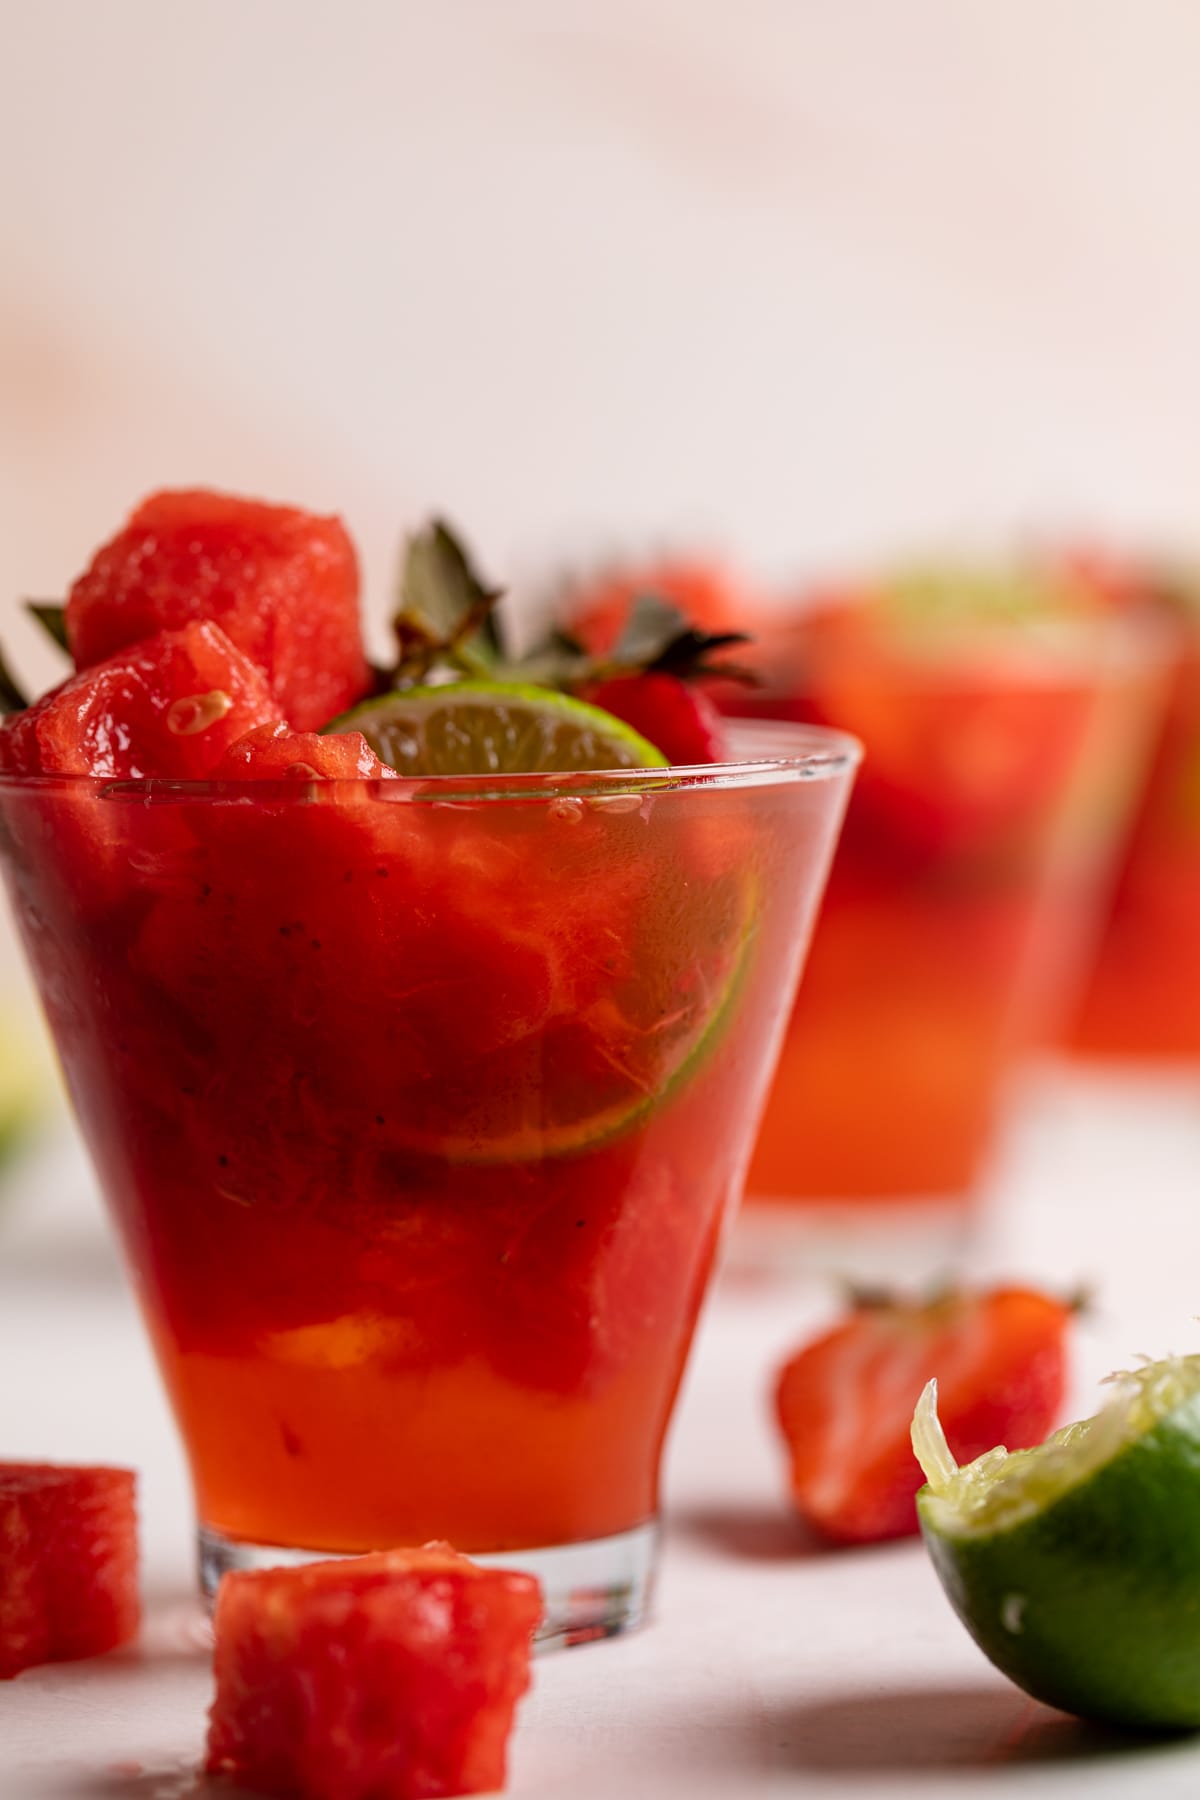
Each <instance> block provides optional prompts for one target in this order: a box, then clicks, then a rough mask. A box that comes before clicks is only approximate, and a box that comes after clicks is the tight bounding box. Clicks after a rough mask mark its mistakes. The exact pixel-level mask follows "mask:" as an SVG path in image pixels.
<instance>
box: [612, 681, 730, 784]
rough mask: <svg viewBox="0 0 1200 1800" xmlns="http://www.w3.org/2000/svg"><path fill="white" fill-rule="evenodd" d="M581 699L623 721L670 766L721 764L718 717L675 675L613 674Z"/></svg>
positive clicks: (723, 742) (724, 747)
mask: <svg viewBox="0 0 1200 1800" xmlns="http://www.w3.org/2000/svg"><path fill="white" fill-rule="evenodd" d="M583 698H584V699H585V700H590V701H591V703H592V705H593V706H601V707H603V708H604V711H605V712H610V713H612V714H613V716H614V717H615V718H618V719H624V721H625V723H626V724H627V725H632V726H633V728H634V730H635V731H640V732H641V734H642V736H643V737H644V738H648V739H649V741H650V742H651V743H652V744H653V745H654V746H655V748H656V749H658V750H661V751H662V753H663V755H664V756H665V757H666V759H667V761H668V762H670V763H676V764H685V765H686V764H690V763H713V762H724V761H725V759H726V757H727V756H728V754H729V747H728V742H727V739H726V735H725V728H724V725H723V724H722V722H721V715H720V713H718V711H717V709H716V707H715V706H714V705H713V703H712V701H711V700H709V699H707V698H706V697H705V695H704V694H702V693H701V692H700V691H699V690H698V689H697V688H694V687H689V686H688V685H687V683H686V682H684V681H681V680H680V679H679V677H678V676H677V675H662V674H657V673H649V674H646V675H616V676H614V677H613V678H612V680H611V681H598V682H595V683H594V684H592V685H591V686H590V687H588V688H586V689H585V690H584V693H583Z"/></svg>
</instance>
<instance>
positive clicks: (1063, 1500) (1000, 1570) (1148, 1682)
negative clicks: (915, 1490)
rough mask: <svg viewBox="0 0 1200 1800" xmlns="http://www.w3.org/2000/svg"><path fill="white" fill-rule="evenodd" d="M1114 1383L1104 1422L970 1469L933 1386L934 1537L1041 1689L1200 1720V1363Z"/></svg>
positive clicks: (1068, 1698)
mask: <svg viewBox="0 0 1200 1800" xmlns="http://www.w3.org/2000/svg"><path fill="white" fill-rule="evenodd" d="M1110 1380H1111V1381H1112V1383H1113V1386H1114V1393H1113V1396H1112V1398H1111V1399H1110V1401H1109V1403H1108V1404H1107V1405H1106V1406H1105V1407H1104V1408H1103V1410H1102V1411H1100V1412H1099V1413H1097V1414H1096V1416H1095V1417H1094V1418H1091V1419H1083V1420H1081V1421H1080V1422H1079V1423H1078V1424H1074V1425H1067V1426H1064V1427H1063V1429H1062V1430H1061V1431H1057V1432H1055V1433H1054V1434H1053V1435H1052V1436H1051V1437H1049V1438H1047V1440H1046V1442H1045V1443H1044V1444H1039V1445H1037V1446H1036V1447H1035V1448H1034V1449H1032V1450H1017V1451H1014V1452H1013V1453H1012V1454H1011V1455H1010V1454H1009V1453H1008V1452H1007V1451H1005V1450H1004V1449H1002V1448H1001V1449H996V1450H989V1451H987V1452H986V1454H985V1455H983V1456H981V1457H978V1458H977V1459H976V1461H975V1462H973V1463H968V1464H967V1465H966V1466H965V1467H963V1468H959V1467H958V1466H957V1465H956V1463H955V1461H954V1458H953V1456H952V1455H951V1454H950V1451H949V1449H948V1447H947V1445H946V1440H945V1437H944V1435H943V1433H942V1429H941V1425H940V1423H939V1421H938V1417H937V1394H936V1383H934V1382H931V1383H930V1384H929V1386H928V1387H927V1388H926V1390H925V1392H924V1393H923V1394H922V1396H921V1399H920V1401H919V1402H918V1405H917V1410H916V1414H915V1416H914V1418H913V1433H912V1435H913V1448H914V1450H915V1451H916V1454H917V1458H918V1460H919V1462H920V1463H921V1466H922V1468H923V1469H924V1471H925V1475H926V1480H927V1485H926V1486H925V1487H923V1488H922V1489H921V1492H920V1493H919V1495H918V1496H917V1512H918V1515H919V1517H920V1520H921V1530H922V1533H923V1535H924V1538H925V1543H926V1545H927V1547H928V1549H929V1552H930V1555H931V1556H932V1558H933V1562H934V1567H935V1568H936V1569H937V1572H938V1574H939V1576H940V1577H941V1580H942V1585H943V1586H944V1587H945V1589H946V1593H947V1595H948V1596H949V1599H950V1603H951V1605H952V1606H953V1607H954V1610H955V1611H956V1612H957V1614H958V1616H959V1618H960V1619H961V1620H962V1622H963V1624H964V1625H965V1626H966V1628H967V1630H968V1631H969V1632H970V1633H971V1635H972V1637H973V1638H974V1639H975V1641H976V1643H977V1644H978V1645H979V1647H980V1649H981V1650H982V1651H983V1652H984V1654H985V1655H986V1656H988V1657H989V1658H990V1659H991V1661H992V1662H994V1663H995V1664H996V1666H997V1668H1000V1669H1002V1670H1003V1671H1004V1673H1005V1674H1006V1675H1008V1676H1009V1677H1010V1678H1011V1679H1012V1680H1013V1681H1015V1682H1016V1683H1017V1684H1018V1686H1020V1687H1022V1688H1024V1689H1025V1691H1026V1692H1027V1693H1029V1694H1032V1695H1033V1696H1034V1697H1035V1698H1036V1699H1038V1700H1044V1701H1046V1702H1047V1703H1048V1704H1049V1705H1051V1706H1057V1707H1061V1708H1062V1709H1063V1710H1064V1711H1065V1712H1072V1713H1077V1714H1078V1715H1079V1716H1080V1717H1081V1718H1087V1719H1100V1720H1106V1721H1108V1722H1109V1723H1111V1724H1115V1725H1125V1726H1135V1727H1140V1728H1148V1729H1183V1728H1191V1727H1196V1726H1200V1356H1187V1357H1169V1358H1167V1359H1166V1360H1165V1361H1163V1362H1158V1363H1149V1364H1147V1365H1146V1366H1145V1367H1144V1368H1141V1369H1138V1370H1136V1371H1135V1372H1132V1373H1123V1374H1120V1375H1115V1376H1112V1377H1110Z"/></svg>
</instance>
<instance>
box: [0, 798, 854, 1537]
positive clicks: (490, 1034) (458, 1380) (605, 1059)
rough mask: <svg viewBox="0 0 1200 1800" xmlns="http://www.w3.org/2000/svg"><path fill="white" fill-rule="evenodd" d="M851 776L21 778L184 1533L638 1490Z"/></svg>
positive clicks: (30, 939)
mask: <svg viewBox="0 0 1200 1800" xmlns="http://www.w3.org/2000/svg"><path fill="white" fill-rule="evenodd" d="M848 779H849V776H848V774H847V775H832V776H828V775H827V776H826V778H825V779H820V780H813V781H800V780H793V781H791V782H789V783H776V784H771V783H766V784H763V785H760V786H755V787H737V786H730V787H722V786H721V785H719V784H717V785H712V784H704V783H696V784H694V785H691V786H688V785H687V784H682V785H679V786H677V787H674V788H673V789H672V787H671V786H670V785H667V784H664V785H663V786H662V788H661V789H660V791H653V783H649V784H645V785H643V786H642V788H641V790H640V791H639V790H638V789H637V788H636V787H635V788H630V787H629V785H628V784H627V785H626V787H625V788H624V789H622V790H621V791H616V792H614V791H608V792H596V793H593V791H592V789H593V788H594V786H595V784H594V783H592V784H591V786H589V783H588V781H587V780H586V779H585V780H584V781H583V782H582V784H580V786H579V789H578V792H577V793H576V792H574V791H572V792H568V793H564V792H563V789H562V785H561V783H560V785H559V787H558V788H557V789H556V790H554V792H553V793H547V794H546V795H542V794H540V793H538V792H535V791H534V790H533V789H528V791H524V792H521V793H520V797H516V796H514V797H512V798H509V799H502V800H498V799H491V800H482V801H481V800H478V799H475V800H472V799H469V798H464V797H462V796H458V797H454V798H452V799H451V801H450V803H445V801H443V800H440V799H439V800H435V799H433V798H431V795H433V794H434V790H435V788H436V784H430V785H429V786H428V787H427V788H426V789H425V790H423V792H422V793H420V794H417V793H415V792H414V790H412V789H411V788H410V786H409V784H404V783H378V784H372V783H362V782H353V781H344V782H343V781H332V782H313V783H297V782H295V781H293V782H291V783H290V784H287V786H286V787H285V786H283V785H282V784H281V785H279V786H276V785H275V784H273V783H264V784H258V785H257V786H255V787H254V788H253V789H250V788H243V789H237V788H236V787H235V788H225V789H220V788H218V789H209V790H203V789H193V790H192V791H191V792H190V794H189V793H187V792H185V791H183V790H172V789H171V788H170V787H169V786H163V787H161V788H157V789H156V788H154V787H150V788H147V787H146V786H145V785H144V784H121V783H116V784H113V785H112V786H110V787H108V788H105V787H103V786H102V785H100V784H97V783H89V782H65V783H64V782H60V783H55V782H43V783H38V782H25V783H22V782H16V781H14V782H8V783H6V784H4V785H3V789H2V791H0V810H2V813H3V822H4V826H5V829H6V840H7V841H6V858H5V861H6V870H7V876H8V880H9V884H10V887H11V890H12V893H13V898H14V902H15V906H16V911H17V914H18V918H19V920H20V924H21V928H22V931H23V934H24V937H25V941H26V945H27V948H28V950H29V953H30V956H31V959H32V962H33V965H34V968H35V971H36V974H37V977H38V980H39V984H40V987H41V991H42V996H43V1001H44V1004H45V1006H46V1009H47V1012H48V1014H49V1017H50V1020H51V1024H52V1026H53V1028H54V1032H55V1036H56V1039H57V1042H58V1045H59V1048H60V1053H61V1056H62V1059H63V1063H64V1067H65V1071H66V1075H67V1080H68V1084H69V1087H70V1090H71V1094H72V1097H73V1100H74V1103H75V1106H76V1109H77V1111H78V1114H79V1117H80V1120H81V1123H82V1126H83V1129H84V1132H85V1135H86V1137H87V1139H88V1142H89V1146H90V1149H91V1151H92V1155H93V1158H94V1160H95V1162H96V1165H97V1168H98V1170H99V1172H100V1176H101V1180H102V1182H103V1185H104V1187H105V1190H106V1194H107V1197H108V1201H109V1204H110V1206H111V1208H112V1210H113V1212H114V1214H115V1216H116V1219H117V1221H118V1224H119V1227H120V1230H121V1233H122V1236H123V1239H124V1243H125V1249H126V1254H127V1258H128V1261H129V1264H130V1267H131V1270H132V1272H133V1276H134V1280H135V1283H136V1286H137V1290H138V1294H139V1298H140V1301H141V1304H142V1307H143V1309H144V1312H145V1315H146V1318H147V1320H148V1323H149V1326H150V1329H151V1333H152V1336H153V1339H154V1343H155V1346H156V1350H157V1354H158V1356H159V1359H160V1362H161V1365H162V1369H163V1373H164V1376H165V1379H166V1382H167V1386H168V1389H169V1392H170V1395H171V1399H172V1402H173V1405H174V1408H175V1411H176V1414H177V1417H178V1419H179V1423H180V1426H181V1429H182V1433H183V1436H184V1439H185V1442H186V1445H187V1448H188V1452H189V1456H190V1459H191V1464H192V1470H193V1476H194V1480H195V1485H196V1492H197V1499H198V1505H199V1511H200V1515H201V1518H202V1521H203V1523H204V1524H205V1525H207V1526H208V1527H210V1528H212V1529H214V1530H217V1531H219V1532H221V1533H223V1534H225V1535H227V1536H229V1537H233V1538H240V1539H243V1540H248V1541H254V1542H262V1543H273V1544H282V1545H295V1546H299V1547H303V1548H307V1549H323V1550H350V1551H353V1550H363V1549H368V1548H371V1547H374V1546H378V1545H381V1544H395V1543H414V1542H415V1543H420V1542H423V1541H425V1540H427V1539H429V1538H431V1537H443V1538H447V1539H449V1540H451V1541H452V1542H454V1543H455V1544H456V1545H457V1546H458V1547H459V1548H460V1549H464V1550H475V1551H488V1550H503V1549H515V1548H521V1547H528V1546H538V1545H547V1544H555V1543H564V1542H570V1541H578V1540H584V1539H589V1538H594V1537H599V1536H604V1535H607V1534H609V1533H615V1532H619V1531H623V1530H626V1529H628V1528H630V1527H631V1526H634V1525H637V1524H639V1523H641V1522H642V1521H644V1520H645V1519H647V1518H649V1517H650V1516H652V1515H653V1513H654V1511H655V1507H656V1500H657V1478H658V1476H657V1472H658V1459H659V1453H660V1450H661V1445H662V1439H663V1434H664V1432H665V1429H666V1425H667V1420H668V1417H669V1413H670V1409H671V1404H672V1401H673V1399H674V1395H675V1390H676V1387H677V1384H678V1381H679V1377H680V1374H681V1370H682V1367H683V1362H684V1358H685V1355H686V1351H687V1347H688V1343H689V1340H690V1336H691V1333H692V1329H693V1326H694V1323H695V1316H696V1311H697V1308H698V1306H699V1303H700V1299H701V1296H702V1292H703V1289H704V1285H705V1280H706V1277H707V1274H708V1271H709V1266H710V1262H711V1259H712V1255H713V1251H714V1247H715V1244H716V1239H717V1235H718V1232H719V1229H720V1226H721V1224H722V1221H723V1218H724V1216H725V1214H726V1212H727V1209H728V1207H729V1205H730V1204H731V1202H732V1201H733V1200H734V1199H735V1197H736V1195H737V1193H738V1191H739V1187H740V1182H741V1177H742V1174H743V1171H744V1166H745V1161H746V1157H747V1154H748V1150H749V1142H750V1137H751V1135H752V1131H753V1126H754V1122H755V1118H756V1116H757V1110H758V1107H759V1105H760V1103H761V1099H762V1096H763V1093H764V1089H765V1084H766V1081H767V1078H768V1075H769V1069H770V1059H771V1057H772V1055H773V1053H774V1050H775V1048H776V1045H777V1042H778V1036H779V1033H780V1031H781V1029H782V1025H783V1018H784V1015H785V1012H786V1007H787V1004H788V1001H789V999H790V994H791V988H792V983H793V981H794V977H795V971H796V966H797V963H798V960H799V958H800V955H801V952H802V948H803V944H804V940H805V938H806V936H807V932H808V929H809V927H810V925H811V918H812V913H813V910H814V907H815V902H816V896H817V894H818V892H819V888H820V884H821V880H822V878H823V875H824V872H825V867H826V864H827V860H828V855H829V851H830V847H831V843H832V839H833V836H834V834H835V832H836V827H837V822H838V814H839V811H840V802H841V800H842V798H843V797H844V788H845V784H846V783H847V782H848ZM511 785H513V786H514V787H515V788H516V789H517V790H520V788H521V784H520V783H519V782H518V783H516V784H511ZM608 785H609V789H610V790H611V789H612V787H613V785H614V784H612V783H611V782H610V783H609V784H608Z"/></svg>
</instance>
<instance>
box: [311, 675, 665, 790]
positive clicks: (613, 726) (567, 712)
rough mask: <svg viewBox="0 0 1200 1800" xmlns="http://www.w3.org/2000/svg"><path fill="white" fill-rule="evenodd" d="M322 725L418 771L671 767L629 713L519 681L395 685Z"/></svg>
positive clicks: (400, 767)
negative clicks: (354, 734)
mask: <svg viewBox="0 0 1200 1800" xmlns="http://www.w3.org/2000/svg"><path fill="white" fill-rule="evenodd" d="M324 731H325V732H326V733H329V732H336V731H359V732H361V733H362V735H363V737H365V738H366V740H367V742H368V744H370V746H371V748H372V750H374V752H375V754H376V756H378V757H379V759H380V761H381V762H385V763H387V764H388V765H389V766H390V767H391V768H393V769H396V770H397V771H398V772H399V773H400V774H401V775H412V776H417V777H425V776H431V775H455V776H470V775H532V774H541V773H545V774H569V773H581V772H591V771H597V772H599V771H603V770H611V769H665V768H666V767H668V763H667V759H666V757H665V756H664V755H663V754H662V752H661V751H660V750H658V749H656V748H655V746H654V745H653V744H652V743H650V741H649V739H647V738H644V737H643V736H642V735H641V733H640V732H637V731H634V730H633V728H632V726H629V725H626V724H625V722H624V720H623V719H618V718H615V717H614V716H613V714H612V713H607V712H605V711H603V709H602V708H600V707H598V706H591V705H589V704H588V703H587V701H584V700H575V699H573V698H572V697H571V696H570V695H568V694H560V693H558V692H556V691H555V690H554V689H552V688H539V687H534V686H532V685H529V684H527V683H521V682H493V681H455V682H447V683H445V684H444V685H440V686H433V687H412V688H397V689H395V690H394V691H393V692H391V693H388V694H379V695H377V696H376V697H375V698H374V699H371V700H364V701H362V702H361V703H360V704H359V705H358V706H355V707H352V708H351V710H350V711H349V712H346V713H342V715H341V716H340V717H339V718H337V719H334V720H333V721H332V722H331V723H330V724H328V725H326V726H325V727H324Z"/></svg>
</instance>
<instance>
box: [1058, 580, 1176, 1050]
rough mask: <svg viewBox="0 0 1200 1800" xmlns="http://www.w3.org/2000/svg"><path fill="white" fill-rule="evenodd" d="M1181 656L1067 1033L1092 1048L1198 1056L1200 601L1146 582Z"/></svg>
mask: <svg viewBox="0 0 1200 1800" xmlns="http://www.w3.org/2000/svg"><path fill="white" fill-rule="evenodd" d="M1143 594H1144V596H1145V601H1146V603H1147V604H1148V605H1150V606H1151V607H1153V608H1154V609H1155V610H1156V612H1158V613H1159V614H1160V615H1161V616H1164V617H1165V619H1166V620H1167V621H1168V622H1169V624H1170V626H1171V628H1172V630H1173V633H1174V643H1175V649H1176V655H1175V659H1174V666H1173V671H1172V676H1171V683H1170V688H1169V693H1168V698H1167V704H1166V708H1165V713H1164V717H1163V721H1162V726H1161V731H1160V733H1159V735H1158V738H1157V741H1156V744H1155V749H1154V755H1153V759H1152V762H1151V765H1150V770H1149V775H1148V777H1147V780H1146V783H1145V786H1144V788H1143V790H1142V793H1141V795H1140V798H1139V802H1138V806H1137V811H1136V814H1135V818H1134V822H1133V829H1132V831H1131V833H1130V836H1129V839H1128V842H1127V844H1126V846H1125V849H1124V851H1123V854H1122V857H1121V861H1120V868H1119V871H1118V875H1117V880H1116V884H1115V887H1114V890H1113V894H1112V904H1111V909H1110V911H1109V914H1108V918H1107V922H1106V924H1105V928H1104V933H1103V936H1102V938H1101V941H1100V946H1099V951H1098V954H1097V957H1096V960H1095V963H1094V966H1093V968H1092V971H1091V976H1090V979H1089V981H1088V984H1087V987H1086V989H1085V992H1084V994H1083V997H1082V1001H1081V1004H1080V1006H1079V1010H1078V1012H1077V1014H1076V1016H1075V1019H1074V1021H1073V1025H1072V1028H1071V1031H1070V1033H1069V1039H1068V1041H1069V1044H1070V1047H1071V1048H1073V1049H1075V1050H1077V1051H1079V1052H1081V1053H1082V1054H1084V1055H1086V1056H1100V1057H1113V1058H1121V1057H1128V1058H1135V1059H1146V1060H1147V1061H1154V1060H1156V1059H1159V1060H1178V1061H1182V1062H1187V1061H1195V1060H1196V1059H1197V1058H1200V607H1198V606H1197V603H1196V596H1195V593H1194V592H1193V593H1191V594H1190V595H1189V594H1188V592H1187V591H1186V590H1185V589H1183V588H1182V587H1178V588H1177V587H1172V586H1171V585H1168V584H1166V583H1163V584H1160V585H1158V586H1151V585H1150V584H1149V583H1147V584H1145V586H1144V588H1143Z"/></svg>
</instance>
